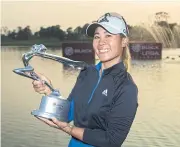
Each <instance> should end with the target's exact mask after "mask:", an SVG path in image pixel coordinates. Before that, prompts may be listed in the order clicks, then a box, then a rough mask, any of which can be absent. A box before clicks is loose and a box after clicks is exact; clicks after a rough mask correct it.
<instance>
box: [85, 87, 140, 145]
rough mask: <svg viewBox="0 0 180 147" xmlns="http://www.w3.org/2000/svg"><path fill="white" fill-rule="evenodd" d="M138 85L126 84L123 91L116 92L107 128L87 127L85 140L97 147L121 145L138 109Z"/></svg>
mask: <svg viewBox="0 0 180 147" xmlns="http://www.w3.org/2000/svg"><path fill="white" fill-rule="evenodd" d="M137 94H138V90H137V87H136V85H134V84H131V85H127V86H125V87H124V88H123V89H122V91H119V92H116V94H115V99H116V101H115V102H114V104H113V106H112V108H111V110H110V114H109V118H108V120H107V126H108V127H107V129H106V130H102V129H89V128H86V129H85V130H84V134H83V142H85V143H87V144H91V145H94V146H97V147H120V146H121V145H122V143H123V142H124V140H125V139H126V137H127V135H128V133H129V130H130V127H131V125H132V123H133V120H134V118H135V114H136V111H137Z"/></svg>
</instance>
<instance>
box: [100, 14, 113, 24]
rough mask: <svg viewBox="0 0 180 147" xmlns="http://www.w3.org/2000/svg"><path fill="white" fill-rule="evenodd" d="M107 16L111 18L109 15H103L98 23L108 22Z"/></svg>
mask: <svg viewBox="0 0 180 147" xmlns="http://www.w3.org/2000/svg"><path fill="white" fill-rule="evenodd" d="M108 16H111V14H110V13H106V14H105V15H104V17H103V18H102V19H101V20H99V21H98V22H100V23H101V22H109V20H108V19H107V17H108Z"/></svg>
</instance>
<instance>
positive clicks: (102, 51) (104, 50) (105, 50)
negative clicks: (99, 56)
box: [99, 49, 108, 53]
mask: <svg viewBox="0 0 180 147" xmlns="http://www.w3.org/2000/svg"><path fill="white" fill-rule="evenodd" d="M99 52H100V53H105V52H108V49H103V50H99Z"/></svg>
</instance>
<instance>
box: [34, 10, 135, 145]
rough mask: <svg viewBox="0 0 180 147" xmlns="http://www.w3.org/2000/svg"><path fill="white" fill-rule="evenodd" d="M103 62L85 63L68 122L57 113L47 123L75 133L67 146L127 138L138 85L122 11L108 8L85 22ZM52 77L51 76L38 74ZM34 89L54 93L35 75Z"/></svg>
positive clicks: (119, 142)
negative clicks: (96, 19) (93, 18)
mask: <svg viewBox="0 0 180 147" xmlns="http://www.w3.org/2000/svg"><path fill="white" fill-rule="evenodd" d="M86 33H87V35H88V36H90V37H93V48H94V51H95V53H96V55H97V56H98V57H99V59H100V62H99V63H98V64H97V65H96V66H93V65H91V66H88V67H87V68H85V69H83V70H82V71H81V72H80V74H79V76H78V78H77V81H76V84H75V86H74V88H73V89H72V92H71V94H70V95H69V97H68V100H69V101H70V103H71V107H70V110H69V122H70V121H72V120H73V121H74V125H73V126H72V125H69V124H68V123H66V122H60V121H58V120H57V119H54V118H53V119H52V121H49V120H47V119H44V118H39V119H40V120H42V121H43V122H45V123H47V124H48V125H50V126H52V127H55V128H57V129H59V130H62V131H64V132H66V133H68V134H69V135H71V136H72V139H71V140H70V143H69V147H77V146H78V147H93V146H94V147H119V146H121V145H122V144H123V142H124V140H125V139H126V137H127V135H128V133H129V131H130V128H131V125H132V123H133V120H134V118H135V115H136V110H137V106H138V104H137V95H138V89H137V86H136V84H135V83H134V82H133V80H132V77H131V75H130V74H129V72H128V70H129V67H130V66H129V59H130V56H129V52H128V47H127V46H128V28H127V25H126V22H125V20H124V19H123V17H122V16H120V15H118V16H117V15H114V13H106V14H105V15H103V16H102V17H100V19H98V21H97V22H94V23H92V24H90V25H89V26H88V27H87V30H86ZM39 76H40V77H41V78H42V79H44V80H46V81H47V82H49V83H51V82H50V80H48V78H46V77H45V76H43V75H39ZM33 87H34V89H35V91H36V92H39V93H44V94H46V95H49V94H50V92H51V91H50V90H49V89H48V87H47V86H46V85H44V84H43V83H42V82H41V81H33Z"/></svg>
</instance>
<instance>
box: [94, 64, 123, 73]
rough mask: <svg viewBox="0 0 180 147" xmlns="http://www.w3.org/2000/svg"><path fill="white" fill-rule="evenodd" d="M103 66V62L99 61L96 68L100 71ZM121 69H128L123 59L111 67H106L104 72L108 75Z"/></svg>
mask: <svg viewBox="0 0 180 147" xmlns="http://www.w3.org/2000/svg"><path fill="white" fill-rule="evenodd" d="M101 66H102V62H99V63H98V64H97V65H96V70H98V71H100V69H101ZM120 71H126V67H125V65H124V63H123V62H122V61H120V62H119V63H117V64H115V65H113V66H111V67H109V68H106V69H104V70H103V73H104V74H105V75H106V74H111V73H112V74H114V73H119V72H120Z"/></svg>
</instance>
